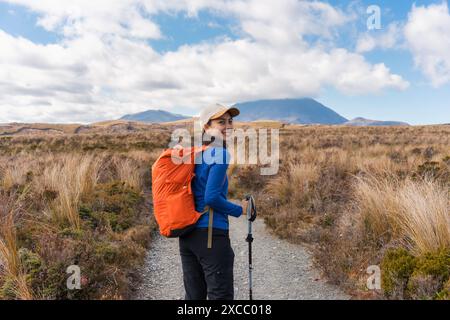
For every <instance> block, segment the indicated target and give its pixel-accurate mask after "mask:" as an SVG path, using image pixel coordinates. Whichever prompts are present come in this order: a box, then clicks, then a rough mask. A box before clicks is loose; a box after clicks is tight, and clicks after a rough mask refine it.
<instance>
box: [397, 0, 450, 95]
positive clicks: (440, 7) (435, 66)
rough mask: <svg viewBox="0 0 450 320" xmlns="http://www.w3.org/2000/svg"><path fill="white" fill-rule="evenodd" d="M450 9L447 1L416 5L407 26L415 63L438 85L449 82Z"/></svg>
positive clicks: (409, 45)
mask: <svg viewBox="0 0 450 320" xmlns="http://www.w3.org/2000/svg"><path fill="white" fill-rule="evenodd" d="M449 31H450V13H449V9H448V5H447V3H446V2H442V3H441V4H434V5H429V6H420V7H416V6H413V9H412V11H411V12H410V14H409V17H408V22H407V24H406V26H405V30H404V34H405V38H406V41H407V45H408V47H409V49H410V50H411V52H412V53H413V55H414V61H415V63H416V65H417V66H418V67H419V68H420V69H421V70H422V72H423V73H424V74H425V75H426V76H427V77H428V78H429V79H430V80H431V82H432V84H433V85H434V86H436V87H438V86H441V85H443V84H446V83H448V82H450V32H449Z"/></svg>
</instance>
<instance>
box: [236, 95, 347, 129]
mask: <svg viewBox="0 0 450 320" xmlns="http://www.w3.org/2000/svg"><path fill="white" fill-rule="evenodd" d="M235 106H236V107H237V108H239V110H240V111H241V114H240V115H239V116H238V117H237V118H236V120H237V121H256V120H278V121H283V122H287V123H299V124H312V123H317V124H342V123H345V122H347V121H348V120H347V119H345V118H344V117H342V116H341V115H339V114H338V113H336V112H334V111H333V110H331V109H330V108H328V107H326V106H324V105H323V104H321V103H319V102H317V101H316V100H314V99H310V98H302V99H279V100H257V101H249V102H242V103H237V104H235Z"/></svg>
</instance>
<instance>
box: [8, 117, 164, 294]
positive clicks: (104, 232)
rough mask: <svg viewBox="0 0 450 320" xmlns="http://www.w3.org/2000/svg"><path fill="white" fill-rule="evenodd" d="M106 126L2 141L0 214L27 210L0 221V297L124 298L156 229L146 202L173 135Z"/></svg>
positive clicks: (154, 130) (153, 127)
mask: <svg viewBox="0 0 450 320" xmlns="http://www.w3.org/2000/svg"><path fill="white" fill-rule="evenodd" d="M115 124H116V123H114V124H113V125H115ZM103 127H104V128H101V130H103V131H96V132H95V133H86V132H83V134H79V135H73V134H63V135H59V134H58V135H52V134H48V135H45V136H43V135H40V134H38V135H17V136H12V137H0V151H1V154H0V209H1V210H0V211H1V212H3V211H5V212H7V213H8V212H10V211H11V210H10V209H8V210H7V209H4V210H3V209H2V208H12V207H13V206H12V204H16V205H17V206H18V207H20V208H22V209H21V210H20V211H21V212H22V214H20V215H19V216H15V218H14V221H13V220H12V219H10V218H8V217H10V215H8V214H6V213H5V214H2V216H1V217H0V218H1V219H2V221H1V222H0V261H1V262H0V272H1V275H0V299H2V298H3V299H41V298H45V299H87V298H96V299H102V298H104V299H111V298H112V299H114V298H118V297H120V298H124V297H127V296H128V294H129V292H130V281H131V273H132V272H133V271H134V269H135V268H136V267H137V266H139V264H140V261H142V259H143V258H144V254H145V247H146V246H147V245H148V241H149V237H150V234H151V230H152V229H153V228H155V223H154V221H152V219H151V218H150V208H149V207H148V204H147V203H145V204H144V194H149V191H150V189H149V188H150V181H148V180H149V179H150V176H149V171H150V166H151V163H152V162H153V161H154V159H156V157H157V155H158V154H159V153H160V151H161V149H162V148H163V147H165V146H166V143H167V141H168V139H169V137H170V136H169V135H168V133H167V132H168V130H166V129H161V128H159V127H158V126H144V125H142V126H141V127H139V130H135V131H133V130H134V129H135V128H134V129H133V130H131V131H130V132H128V129H129V128H125V131H126V132H121V131H120V130H121V129H120V128H119V131H117V130H116V129H117V127H113V130H111V131H109V129H110V128H109V127H108V124H103ZM144 127H145V128H151V129H152V130H151V131H143V132H142V131H141V129H143V128H144ZM97 129H98V128H97ZM99 132H100V134H99ZM74 261H78V263H79V264H80V266H81V268H82V270H83V274H84V276H85V277H86V279H87V281H88V284H87V285H86V286H85V288H84V289H83V290H80V291H68V290H67V288H66V287H65V281H66V279H67V274H66V272H65V270H66V268H67V266H69V265H71V264H73V263H74ZM111 274H114V281H112V280H113V279H112V278H111Z"/></svg>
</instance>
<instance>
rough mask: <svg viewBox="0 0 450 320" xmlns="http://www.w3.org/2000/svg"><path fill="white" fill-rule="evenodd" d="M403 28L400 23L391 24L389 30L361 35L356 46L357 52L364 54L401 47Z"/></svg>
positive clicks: (373, 31)
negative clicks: (375, 50) (378, 49)
mask: <svg viewBox="0 0 450 320" xmlns="http://www.w3.org/2000/svg"><path fill="white" fill-rule="evenodd" d="M402 31H403V27H402V26H401V25H400V23H398V22H393V23H391V24H389V26H388V28H387V30H385V31H384V30H380V31H378V30H371V31H367V32H365V33H364V34H362V35H360V37H359V38H358V41H357V44H356V52H359V53H364V52H369V51H372V50H374V49H376V48H381V49H383V50H386V49H393V48H396V47H400V46H401V45H402V44H401V41H402V39H403V37H402Z"/></svg>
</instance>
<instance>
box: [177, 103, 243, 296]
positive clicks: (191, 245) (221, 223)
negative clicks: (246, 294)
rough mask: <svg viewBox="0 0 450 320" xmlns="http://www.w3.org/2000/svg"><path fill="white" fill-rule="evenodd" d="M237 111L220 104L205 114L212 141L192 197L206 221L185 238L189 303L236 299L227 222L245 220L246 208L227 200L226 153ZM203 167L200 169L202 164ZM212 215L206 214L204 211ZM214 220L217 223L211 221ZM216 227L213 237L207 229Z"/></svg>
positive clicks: (202, 120)
mask: <svg viewBox="0 0 450 320" xmlns="http://www.w3.org/2000/svg"><path fill="white" fill-rule="evenodd" d="M238 114H239V110H238V109H237V108H227V107H225V106H222V105H219V104H215V105H212V106H209V107H207V108H205V109H204V110H202V112H201V114H200V120H199V121H200V124H201V127H202V129H203V136H204V140H203V141H205V138H207V137H209V138H211V137H212V138H213V139H212V141H211V142H209V143H208V142H204V144H208V145H209V146H208V148H207V149H206V150H205V151H204V152H203V153H200V154H199V155H198V156H199V157H202V159H200V160H202V161H198V162H196V165H195V177H194V179H193V180H192V191H193V194H194V199H195V207H196V210H197V211H198V212H206V213H205V214H203V215H202V216H201V218H200V219H199V220H198V222H197V224H196V228H195V229H194V231H192V232H191V233H189V234H188V235H186V236H184V237H180V240H179V244H180V254H181V262H182V267H183V281H184V287H185V291H186V296H185V298H186V300H204V299H206V298H207V297H208V299H210V300H232V299H233V298H234V286H233V264H234V252H233V249H232V248H231V245H230V238H229V232H228V228H229V224H228V216H229V215H231V216H233V217H236V218H238V217H240V216H241V215H242V214H243V213H244V212H245V211H246V208H247V201H245V200H243V202H242V206H240V205H237V204H234V203H232V202H230V201H228V200H227V193H228V177H227V169H228V164H229V159H230V154H229V153H228V151H227V150H226V143H225V141H226V136H227V133H230V131H231V130H232V129H233V117H235V116H237V115H238ZM197 163H198V164H197ZM208 207H209V208H210V209H211V210H212V211H211V212H209V211H208V210H206V211H205V208H206V209H207V208H208ZM210 218H212V221H211V220H210ZM210 222H212V228H210V230H211V231H212V232H210V234H208V226H211V225H210Z"/></svg>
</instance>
